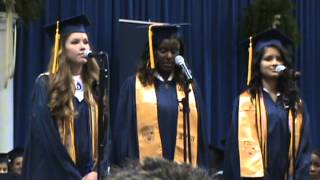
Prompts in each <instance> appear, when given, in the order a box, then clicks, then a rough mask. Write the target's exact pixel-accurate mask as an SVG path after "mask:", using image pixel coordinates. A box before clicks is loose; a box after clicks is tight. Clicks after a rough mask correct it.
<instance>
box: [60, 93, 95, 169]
mask: <svg viewBox="0 0 320 180" xmlns="http://www.w3.org/2000/svg"><path fill="white" fill-rule="evenodd" d="M88 97H89V99H90V100H89V101H90V102H94V104H90V103H88V102H87V103H88V105H89V114H90V115H89V116H90V117H89V121H90V123H89V125H90V131H91V142H92V147H91V148H92V154H93V160H94V161H95V162H97V156H98V105H97V104H96V103H95V100H94V98H93V95H92V93H91V92H90V91H88ZM70 106H71V107H72V115H71V118H70V119H69V120H58V121H57V124H58V131H59V134H60V138H61V142H62V144H63V145H64V147H65V148H66V150H67V152H68V154H69V156H70V157H71V159H72V161H73V162H74V163H76V151H75V143H74V141H75V139H74V138H75V137H74V105H73V102H70Z"/></svg>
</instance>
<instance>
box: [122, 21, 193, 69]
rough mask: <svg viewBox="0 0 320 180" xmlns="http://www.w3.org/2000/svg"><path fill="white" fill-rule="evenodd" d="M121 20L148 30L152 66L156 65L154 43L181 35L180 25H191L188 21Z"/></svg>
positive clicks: (146, 34)
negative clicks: (175, 22) (177, 22)
mask: <svg viewBox="0 0 320 180" xmlns="http://www.w3.org/2000/svg"><path fill="white" fill-rule="evenodd" d="M119 22H122V23H131V24H134V25H135V26H136V28H137V29H141V31H146V30H147V32H146V33H145V36H146V37H147V38H148V43H149V54H150V66H151V68H154V67H155V64H154V55H153V48H154V44H157V43H159V42H160V41H161V40H163V39H165V38H170V37H172V36H179V31H178V29H179V27H180V26H181V25H189V24H186V23H181V24H172V23H162V22H149V21H137V20H127V19H120V20H119Z"/></svg>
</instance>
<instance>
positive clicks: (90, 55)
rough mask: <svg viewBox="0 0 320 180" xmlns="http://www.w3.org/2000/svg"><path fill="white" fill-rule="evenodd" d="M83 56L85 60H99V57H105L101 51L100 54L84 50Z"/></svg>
mask: <svg viewBox="0 0 320 180" xmlns="http://www.w3.org/2000/svg"><path fill="white" fill-rule="evenodd" d="M83 56H84V57H85V58H87V59H91V58H99V57H103V56H106V53H105V52H103V51H100V52H92V51H91V50H85V51H84V53H83Z"/></svg>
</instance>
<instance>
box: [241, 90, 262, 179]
mask: <svg viewBox="0 0 320 180" xmlns="http://www.w3.org/2000/svg"><path fill="white" fill-rule="evenodd" d="M259 99H260V98H259ZM260 100H261V99H260ZM262 100H263V99H262ZM259 104H260V108H256V107H255V105H256V102H255V101H254V102H253V101H251V96H250V93H249V92H248V91H245V92H244V93H242V94H241V95H240V98H239V114H238V143H239V160H240V175H241V177H263V176H264V164H263V155H262V153H261V146H260V142H261V141H260V140H259V139H262V137H265V136H264V135H262V127H263V126H264V127H266V126H265V125H262V124H261V123H262V122H266V121H256V120H257V118H256V117H257V116H256V115H257V114H262V113H260V112H258V113H256V110H258V111H260V110H262V109H263V108H262V107H261V105H263V102H261V101H260V103H259ZM263 118H265V116H264V117H262V116H260V115H259V117H258V119H263ZM264 132H265V131H264Z"/></svg>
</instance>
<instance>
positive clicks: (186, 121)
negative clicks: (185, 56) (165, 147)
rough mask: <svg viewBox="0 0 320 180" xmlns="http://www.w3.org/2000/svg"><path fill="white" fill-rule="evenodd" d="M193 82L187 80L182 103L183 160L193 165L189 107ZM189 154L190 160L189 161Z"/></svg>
mask: <svg viewBox="0 0 320 180" xmlns="http://www.w3.org/2000/svg"><path fill="white" fill-rule="evenodd" d="M191 82H192V80H186V81H185V83H184V87H183V91H184V94H185V97H184V98H182V100H181V101H180V102H181V103H182V105H183V158H184V162H185V163H187V162H189V163H192V159H191V141H190V107H189V92H190V89H189V86H190V84H191ZM187 153H188V159H187Z"/></svg>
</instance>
